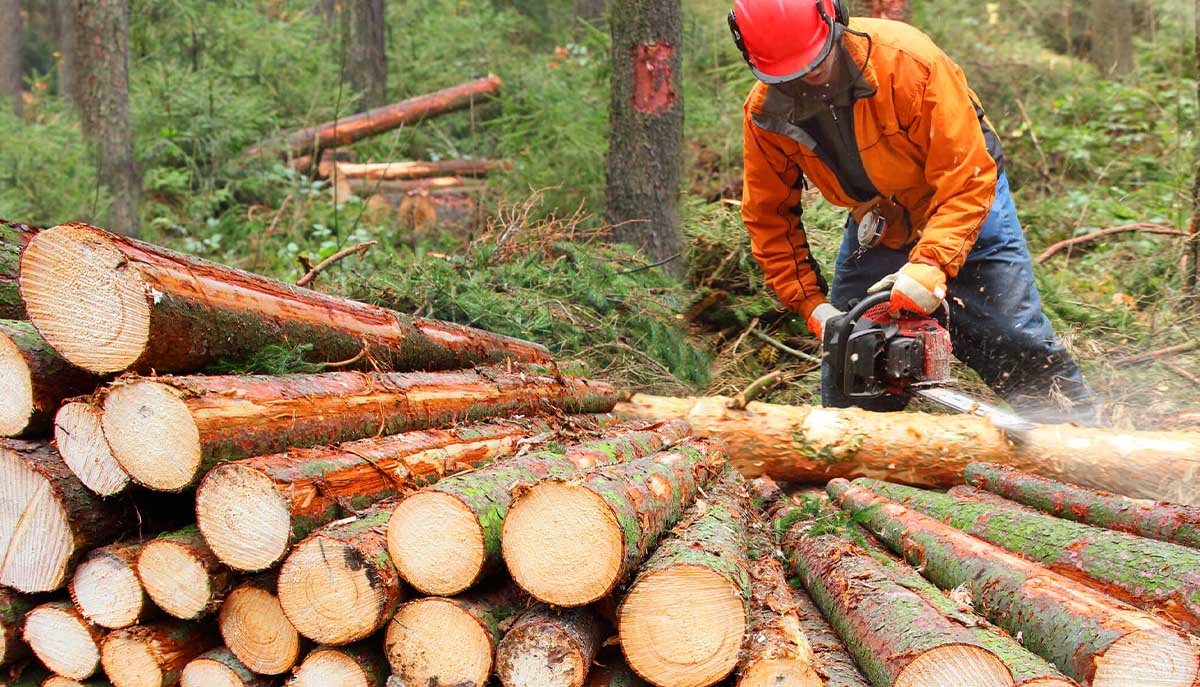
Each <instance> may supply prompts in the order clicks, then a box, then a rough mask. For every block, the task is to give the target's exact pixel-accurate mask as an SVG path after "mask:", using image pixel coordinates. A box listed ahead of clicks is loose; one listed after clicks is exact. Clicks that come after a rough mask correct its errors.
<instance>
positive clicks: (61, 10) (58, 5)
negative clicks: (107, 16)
mask: <svg viewBox="0 0 1200 687" xmlns="http://www.w3.org/2000/svg"><path fill="white" fill-rule="evenodd" d="M46 7H47V10H48V12H49V21H50V30H51V32H52V33H53V37H52V39H53V43H54V49H55V51H57V52H58V59H57V60H56V65H57V68H58V95H59V97H61V98H63V99H65V100H69V101H70V102H72V103H74V104H75V106H76V108H78V107H79V103H78V100H77V98H76V96H77V95H78V93H77V91H76V80H75V8H74V0H47V2H46Z"/></svg>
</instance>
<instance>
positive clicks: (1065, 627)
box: [828, 480, 1200, 687]
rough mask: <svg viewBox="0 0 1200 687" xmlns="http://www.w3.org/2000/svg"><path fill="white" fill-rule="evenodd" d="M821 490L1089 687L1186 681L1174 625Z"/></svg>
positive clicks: (843, 490)
mask: <svg viewBox="0 0 1200 687" xmlns="http://www.w3.org/2000/svg"><path fill="white" fill-rule="evenodd" d="M828 489H829V493H830V496H831V497H833V498H834V499H835V500H836V501H837V502H838V503H839V504H840V505H841V506H842V508H844V509H846V510H847V511H849V512H851V513H853V514H854V515H855V517H856V519H858V520H860V521H861V522H862V524H864V525H865V526H866V527H867V528H868V529H870V530H871V531H872V532H874V533H875V534H876V535H878V536H879V537H880V539H882V540H883V541H884V543H886V544H887V545H888V546H889V547H890V548H891V549H892V550H893V551H896V552H897V553H900V554H901V555H902V556H903V557H904V558H905V559H907V560H908V562H910V563H912V564H913V565H915V566H917V567H918V568H920V569H921V570H922V571H923V572H924V574H925V576H926V577H928V578H929V579H930V580H931V581H932V582H934V583H935V584H937V585H938V586H939V587H941V588H942V589H957V588H960V587H961V589H962V591H963V592H965V593H966V594H968V595H970V598H971V603H972V606H973V607H974V608H977V609H979V610H980V611H981V612H984V613H986V615H987V617H988V619H989V620H991V621H992V622H994V623H996V624H997V625H999V626H1001V627H1003V628H1004V629H1006V630H1008V631H1009V632H1010V633H1012V634H1014V635H1017V634H1019V635H1020V636H1021V641H1022V643H1023V644H1024V645H1025V646H1026V647H1028V648H1029V649H1030V650H1032V651H1033V652H1034V653H1036V654H1038V655H1039V656H1042V657H1043V658H1045V659H1047V660H1050V661H1051V662H1052V663H1054V664H1055V665H1056V666H1058V668H1059V669H1060V670H1061V671H1062V672H1063V673H1065V674H1067V675H1068V676H1070V677H1072V678H1075V679H1076V680H1078V681H1079V682H1080V683H1082V684H1090V685H1092V687H1109V686H1112V687H1117V686H1118V685H1119V686H1122V687H1125V686H1127V685H1134V684H1145V685H1155V686H1156V687H1159V686H1161V687H1168V686H1171V685H1177V686H1179V687H1192V686H1193V685H1194V683H1195V682H1196V681H1197V680H1198V679H1200V648H1197V647H1196V646H1195V645H1194V644H1193V643H1192V642H1191V641H1190V640H1189V639H1188V638H1187V635H1185V634H1184V633H1183V632H1182V631H1180V629H1179V628H1178V627H1177V626H1175V625H1174V624H1172V623H1169V622H1167V621H1164V620H1160V619H1158V618H1156V617H1154V616H1152V615H1150V614H1148V613H1145V612H1144V611H1140V610H1137V609H1135V608H1133V607H1132V606H1129V605H1128V604H1125V603H1123V602H1120V601H1117V600H1114V599H1112V598H1110V597H1107V596H1105V595H1103V594H1101V593H1099V592H1097V591H1095V590H1093V589H1091V588H1089V587H1087V586H1085V585H1082V584H1080V583H1078V582H1075V581H1073V580H1071V579H1068V578H1066V577H1063V576H1062V575H1059V574H1058V573H1055V572H1051V571H1049V570H1046V569H1045V568H1042V567H1040V566H1038V565H1037V564H1035V563H1031V562H1029V561H1026V560H1025V559H1023V558H1020V557H1018V556H1016V555H1013V554H1010V553H1008V552H1006V551H1004V550H1003V549H1001V548H999V547H997V546H994V545H992V544H988V543H987V542H984V541H980V540H979V539H976V538H974V537H972V536H970V535H968V534H965V533H963V532H960V531H958V530H956V529H954V528H952V527H950V526H949V525H945V524H943V523H941V522H938V521H937V520H934V519H933V518H930V517H928V516H926V515H921V514H920V513H916V512H914V511H912V510H910V509H908V508H905V507H904V506H901V505H900V504H898V503H894V502H892V501H888V500H887V499H884V498H882V497H880V496H878V495H876V494H874V493H872V492H871V491H869V490H867V489H864V488H862V487H860V486H856V485H851V484H850V483H849V482H846V481H845V480H833V481H832V482H830V484H829V486H828Z"/></svg>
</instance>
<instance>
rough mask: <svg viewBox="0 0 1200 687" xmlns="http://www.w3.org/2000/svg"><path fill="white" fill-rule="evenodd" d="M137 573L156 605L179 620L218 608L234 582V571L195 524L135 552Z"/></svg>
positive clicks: (202, 614)
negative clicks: (225, 564) (220, 557)
mask: <svg viewBox="0 0 1200 687" xmlns="http://www.w3.org/2000/svg"><path fill="white" fill-rule="evenodd" d="M137 575H138V579H140V580H141V581H142V586H143V587H144V588H145V590H146V594H147V595H148V596H149V597H150V599H151V600H153V601H154V603H155V605H157V606H158V607H159V608H161V609H162V610H163V611H165V612H166V613H167V615H170V616H174V617H176V618H179V619H181V620H195V619H197V618H200V617H202V616H205V615H208V614H209V613H212V612H213V611H215V610H217V608H218V607H219V606H220V605H221V602H222V601H223V600H224V598H225V592H227V591H228V590H229V587H230V586H231V585H232V583H233V574H232V573H231V572H230V571H229V569H228V568H226V567H225V566H223V565H221V562H220V561H219V560H217V557H216V555H215V554H214V553H213V552H212V549H210V548H209V547H208V544H207V543H206V542H205V541H204V538H203V537H202V536H200V530H199V529H198V528H197V527H196V526H195V525H189V526H188V527H185V528H183V529H180V530H176V531H174V532H167V533H165V534H161V535H159V536H158V537H157V538H155V539H154V540H152V541H149V542H146V545H145V546H143V547H142V550H141V551H140V552H139V553H138V558H137Z"/></svg>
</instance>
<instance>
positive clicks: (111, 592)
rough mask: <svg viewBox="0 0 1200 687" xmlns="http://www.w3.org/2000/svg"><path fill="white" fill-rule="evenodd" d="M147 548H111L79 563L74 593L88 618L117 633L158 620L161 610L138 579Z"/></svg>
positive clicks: (73, 580)
mask: <svg viewBox="0 0 1200 687" xmlns="http://www.w3.org/2000/svg"><path fill="white" fill-rule="evenodd" d="M143 546H145V544H144V543H143V542H140V541H136V540H133V541H126V542H120V543H117V544H110V545H109V546H104V547H101V548H99V549H94V550H92V551H91V552H89V553H88V554H87V555H86V556H84V558H83V560H81V561H80V562H79V566H78V567H76V568H75V575H74V576H73V577H72V578H71V585H70V590H71V599H72V600H74V602H75V605H76V606H77V607H78V608H79V612H80V613H82V614H83V616H84V617H85V618H87V619H88V620H89V621H91V622H93V623H95V624H97V625H99V626H100V627H106V628H109V629H114V630H115V629H120V628H122V627H129V626H130V625H135V624H137V623H140V622H143V621H146V620H150V619H152V618H153V617H154V615H155V611H156V610H157V609H156V608H155V607H154V606H153V605H151V603H150V600H149V598H148V597H147V596H146V589H145V587H144V586H142V581H141V580H140V579H139V578H138V575H137V558H138V554H140V553H141V552H142V547H143Z"/></svg>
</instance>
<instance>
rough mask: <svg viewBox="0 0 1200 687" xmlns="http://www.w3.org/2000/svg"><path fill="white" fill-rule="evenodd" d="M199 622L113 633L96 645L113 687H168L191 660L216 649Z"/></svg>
mask: <svg viewBox="0 0 1200 687" xmlns="http://www.w3.org/2000/svg"><path fill="white" fill-rule="evenodd" d="M219 643H220V640H219V637H217V635H216V633H215V632H213V631H212V628H211V627H210V626H208V625H205V624H203V623H188V622H183V621H180V620H176V621H171V622H165V623H154V624H151V625H135V626H133V627H127V628H125V629H122V630H114V631H113V632H112V633H110V634H109V635H108V636H107V637H105V638H104V641H103V642H102V643H101V645H100V663H101V665H103V666H104V672H105V674H106V675H108V678H109V679H110V680H112V682H113V684H114V685H116V687H170V686H171V685H174V684H175V683H176V682H178V681H179V676H180V675H181V674H182V673H183V669H184V667H185V666H186V665H187V664H188V662H189V661H191V660H192V659H193V658H195V657H197V656H199V655H200V654H202V653H204V652H205V651H208V650H209V649H214V648H216V647H217V646H218V645H219Z"/></svg>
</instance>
